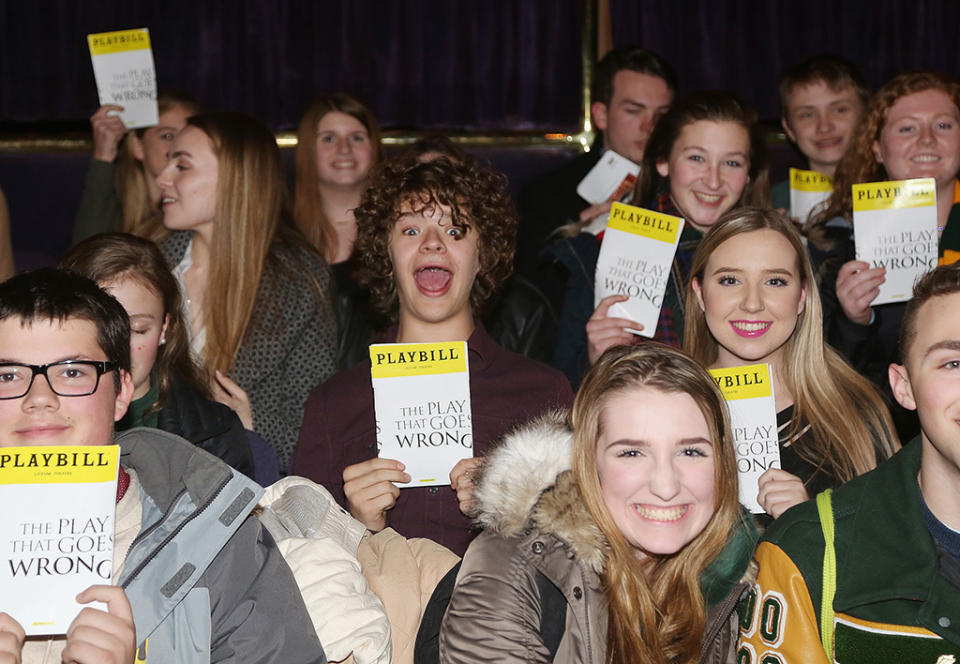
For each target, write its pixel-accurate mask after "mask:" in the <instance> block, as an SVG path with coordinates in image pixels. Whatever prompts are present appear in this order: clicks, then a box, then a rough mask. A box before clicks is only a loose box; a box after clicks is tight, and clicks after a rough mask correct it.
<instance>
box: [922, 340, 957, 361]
mask: <svg viewBox="0 0 960 664" xmlns="http://www.w3.org/2000/svg"><path fill="white" fill-rule="evenodd" d="M938 350H960V339H946V340H945V341H938V342H937V343H935V344H933V345H932V346H930V347H929V348H927V350H926V352H925V353H924V354H923V356H924V357H926V356H928V355H930V353H934V352H936V351H938Z"/></svg>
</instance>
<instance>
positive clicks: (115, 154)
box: [73, 90, 200, 242]
mask: <svg viewBox="0 0 960 664" xmlns="http://www.w3.org/2000/svg"><path fill="white" fill-rule="evenodd" d="M121 109H122V107H121V106H116V105H114V104H107V105H105V106H101V107H100V108H99V109H98V110H97V112H96V113H94V115H93V117H91V118H90V124H91V126H92V127H93V158H92V159H91V160H90V168H89V169H88V170H87V180H86V183H85V184H84V188H83V197H82V198H81V200H80V207H79V209H78V210H77V217H76V221H75V223H74V231H73V241H74V242H79V241H80V240H83V239H84V238H87V237H90V236H91V235H95V234H97V233H104V232H108V231H123V232H124V233H133V234H135V235H141V236H144V237H149V238H151V239H154V240H158V239H161V238H162V237H164V236H165V235H166V232H165V230H164V228H163V222H162V214H161V212H160V187H158V186H157V182H156V179H157V176H158V175H159V174H160V171H162V170H163V167H164V166H166V165H167V152H169V150H170V144H171V143H172V142H173V137H174V136H176V134H177V132H178V131H180V130H181V129H183V127H184V126H185V125H186V122H187V118H189V117H190V116H191V115H196V114H197V113H199V112H200V105H199V104H198V103H197V101H196V100H195V99H194V98H193V97H191V96H190V95H188V94H186V93H185V92H179V91H175V90H160V91H159V93H158V94H157V110H158V112H159V118H158V120H157V124H156V125H155V126H153V127H140V128H139V129H134V130H132V131H129V132H128V131H127V128H126V127H125V126H124V124H123V121H122V120H121V119H120V117H119V116H118V115H117V111H119V110H121Z"/></svg>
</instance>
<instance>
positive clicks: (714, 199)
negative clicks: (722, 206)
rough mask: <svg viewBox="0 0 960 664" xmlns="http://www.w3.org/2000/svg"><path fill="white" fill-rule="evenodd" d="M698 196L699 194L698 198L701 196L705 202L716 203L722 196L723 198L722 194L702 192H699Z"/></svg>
mask: <svg viewBox="0 0 960 664" xmlns="http://www.w3.org/2000/svg"><path fill="white" fill-rule="evenodd" d="M696 196H697V198H699V199H700V200H701V201H703V202H704V203H716V202H717V201H719V200H720V198H721V196H720V194H701V193H697V194H696Z"/></svg>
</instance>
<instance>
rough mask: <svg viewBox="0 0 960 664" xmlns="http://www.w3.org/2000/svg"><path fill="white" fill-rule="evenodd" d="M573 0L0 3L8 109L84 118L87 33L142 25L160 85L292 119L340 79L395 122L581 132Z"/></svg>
mask: <svg viewBox="0 0 960 664" xmlns="http://www.w3.org/2000/svg"><path fill="white" fill-rule="evenodd" d="M580 13H581V3H580V1H579V0H496V1H489V2H488V1H482V2H476V1H472V0H391V1H389V2H383V1H378V0H322V1H308V0H301V1H294V0H275V1H271V0H236V1H232V2H229V3H227V2H219V1H216V2H215V1H212V0H192V1H187V0H168V1H167V2H164V3H157V2H153V3H140V2H130V0H84V1H83V2H77V1H76V0H37V1H36V2H4V3H0V41H2V43H3V48H2V53H0V81H2V84H0V119H2V120H7V121H34V120H51V119H70V118H74V119H80V118H87V117H89V116H90V115H91V114H92V113H93V111H94V110H96V107H97V97H96V85H95V83H94V80H93V71H92V68H91V65H90V58H89V54H88V52H87V45H86V35H87V34H88V33H91V32H105V31H110V30H119V29H126V28H139V27H148V28H149V29H150V36H151V42H152V45H153V50H154V58H155V62H156V66H157V78H158V81H159V82H160V85H161V87H171V88H177V89H183V90H186V91H188V92H190V93H192V94H194V95H196V96H197V97H198V98H199V99H200V100H201V101H202V102H203V103H204V104H205V105H206V106H207V107H208V108H216V109H227V110H239V111H245V112H248V113H252V114H254V115H256V116H258V117H261V118H263V119H264V120H265V121H267V122H268V123H269V124H270V125H271V126H273V127H275V128H277V129H284V128H292V127H295V126H296V124H297V121H298V120H299V116H300V114H301V113H302V112H303V110H304V109H305V108H306V106H307V105H308V104H309V103H310V101H311V100H312V99H313V98H314V97H316V96H318V95H321V94H325V93H328V92H333V91H337V90H344V91H347V92H350V93H352V94H355V95H357V96H358V97H360V98H361V99H363V100H364V101H366V102H367V103H368V104H370V106H371V107H372V108H373V109H374V111H375V112H376V114H377V116H378V117H379V119H380V120H381V122H382V123H383V124H384V125H386V126H391V127H462V128H467V129H487V130H493V129H525V128H532V129H543V130H555V129H557V128H565V129H571V130H575V129H576V128H577V127H578V125H579V109H580V25H581V18H580Z"/></svg>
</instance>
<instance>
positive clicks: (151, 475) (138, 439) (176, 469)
mask: <svg viewBox="0 0 960 664" xmlns="http://www.w3.org/2000/svg"><path fill="white" fill-rule="evenodd" d="M116 443H117V444H118V445H120V463H121V464H123V466H125V467H127V468H133V469H134V470H136V471H137V475H138V477H139V479H140V485H141V486H142V487H143V490H144V492H146V494H147V495H148V496H150V498H151V499H152V500H153V501H154V502H155V503H156V505H157V507H159V508H160V510H161V511H166V510H167V508H169V507H170V505H171V503H172V502H173V500H174V498H175V497H176V496H177V494H178V493H179V492H180V490H181V489H182V488H186V490H187V492H188V493H189V494H190V498H191V499H192V500H193V502H194V504H197V505H199V504H203V503H205V502H207V500H208V499H209V498H210V496H211V495H213V493H215V492H216V491H217V489H218V487H220V486H221V485H223V484H224V483H225V482H226V481H227V480H228V479H229V478H230V477H231V476H232V475H233V471H232V470H231V469H230V467H229V466H228V465H227V464H225V463H223V462H222V461H220V460H219V459H217V458H216V457H213V456H211V455H210V454H209V453H208V452H205V451H203V450H202V449H200V448H199V447H196V446H195V445H193V444H192V443H189V442H187V441H186V440H184V439H183V438H180V437H179V436H174V435H173V434H169V433H166V432H164V431H160V430H158V429H147V428H143V427H138V428H134V429H129V430H127V431H124V432H123V433H120V434H118V435H117V437H116ZM258 495H259V494H258Z"/></svg>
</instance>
